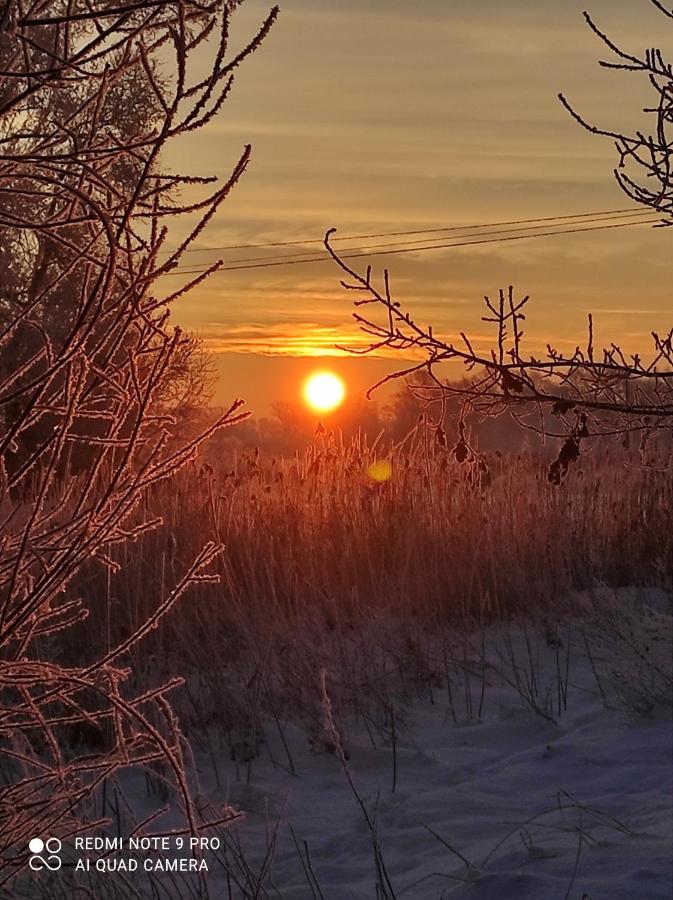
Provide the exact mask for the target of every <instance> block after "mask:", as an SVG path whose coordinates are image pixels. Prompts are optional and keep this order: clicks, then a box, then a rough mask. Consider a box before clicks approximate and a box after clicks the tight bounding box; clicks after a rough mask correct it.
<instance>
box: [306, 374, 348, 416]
mask: <svg viewBox="0 0 673 900" xmlns="http://www.w3.org/2000/svg"><path fill="white" fill-rule="evenodd" d="M345 396H346V386H345V384H344V383H343V381H342V379H341V378H339V376H338V375H335V374H334V373H333V372H316V373H315V374H314V375H311V377H310V378H308V379H307V380H306V382H305V384H304V399H305V400H306V402H307V403H308V405H309V406H310V407H311V409H314V410H315V411H316V412H331V410H333V409H336V408H337V406H341V404H342V403H343V400H344V397H345Z"/></svg>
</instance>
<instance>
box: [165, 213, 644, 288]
mask: <svg viewBox="0 0 673 900" xmlns="http://www.w3.org/2000/svg"><path fill="white" fill-rule="evenodd" d="M660 221H661V217H657V218H653V219H637V220H635V221H630V222H617V223H614V224H612V225H589V226H586V227H581V228H566V229H563V230H552V231H544V232H536V233H535V234H517V235H510V234H507V233H505V232H501V233H500V234H501V236H500V237H491V238H479V239H477V240H469V241H454V242H451V243H441V244H429V245H427V244H426V245H424V246H420V247H418V246H413V247H408V246H405V247H399V248H397V249H394V250H374V251H373V252H371V253H367V252H365V253H363V252H360V251H359V250H358V252H350V250H353V249H357V248H349V250H347V251H345V252H344V254H343V255H342V256H341V259H362V258H366V257H370V256H392V255H397V254H399V253H420V252H422V251H426V250H448V249H450V248H452V247H472V246H476V245H480V244H499V243H505V242H508V241H522V240H532V239H533V238H541V237H553V236H555V235H562V234H579V233H583V232H588V231H608V230H611V229H614V228H628V227H629V226H632V225H648V224H654V223H656V222H660ZM330 259H331V257H330V256H327V255H325V254H322V255H320V256H313V257H302V256H300V255H299V256H296V257H288V258H285V259H274V258H273V257H271V258H268V259H267V261H266V262H251V263H244V262H242V261H234V264H232V265H227V266H221V267H220V268H219V269H216V270H215V272H214V273H213V274H216V273H218V272H232V271H235V270H238V269H265V268H270V267H275V266H292V265H302V264H306V263H314V262H328V261H330ZM208 268H209V267H208V266H204V267H201V268H193V269H188V268H176V269H172V270H171V271H170V272H166V273H165V274H166V275H196V274H199V273H202V272H206V271H208Z"/></svg>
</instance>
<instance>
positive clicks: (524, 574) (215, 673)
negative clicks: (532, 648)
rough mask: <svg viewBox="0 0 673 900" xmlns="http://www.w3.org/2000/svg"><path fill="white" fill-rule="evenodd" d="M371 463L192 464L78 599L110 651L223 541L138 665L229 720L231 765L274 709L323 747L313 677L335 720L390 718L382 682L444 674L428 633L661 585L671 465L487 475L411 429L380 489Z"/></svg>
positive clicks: (631, 458) (338, 449) (612, 455)
mask: <svg viewBox="0 0 673 900" xmlns="http://www.w3.org/2000/svg"><path fill="white" fill-rule="evenodd" d="M382 455H384V454H382V453H381V451H380V450H377V448H376V447H375V446H374V447H372V446H366V445H364V444H363V443H358V442H354V443H352V444H350V445H348V446H342V445H341V444H339V443H338V442H337V441H335V440H334V439H332V438H330V437H329V436H327V437H320V438H318V439H317V441H316V444H315V445H314V446H313V447H312V448H310V449H309V450H308V451H307V452H306V453H305V454H303V455H297V456H296V457H295V458H292V459H272V458H269V459H264V458H261V457H260V456H259V455H258V454H256V453H255V452H251V453H249V454H247V455H243V456H239V457H238V458H236V459H233V460H230V461H227V462H226V463H225V462H223V461H220V462H217V461H213V460H211V461H210V463H204V462H203V461H202V462H201V463H200V464H199V465H198V466H194V467H192V468H189V469H187V470H185V471H184V472H183V473H182V474H180V475H179V476H178V477H177V479H175V480H174V481H173V482H172V483H171V485H170V487H166V488H163V487H162V488H159V489H158V490H157V493H155V495H154V496H153V497H151V498H149V499H148V505H149V506H150V507H151V508H153V509H155V510H156V509H157V508H159V509H160V511H161V514H162V516H163V519H164V525H165V527H164V528H162V529H159V530H158V531H156V532H153V533H148V534H146V535H142V536H141V537H140V539H139V541H138V542H137V543H136V544H133V545H129V546H128V547H127V548H126V550H125V553H124V557H122V558H120V559H119V562H120V563H121V564H122V566H121V570H120V573H119V575H115V576H113V577H112V579H111V581H110V584H109V585H105V590H104V591H103V586H102V585H101V584H100V582H99V580H98V577H97V575H96V574H95V573H93V574H92V580H91V582H90V584H89V586H88V588H87V593H88V594H89V595H90V596H92V597H93V596H95V595H96V592H98V593H97V598H98V600H99V601H100V602H102V603H105V605H106V607H107V609H108V610H110V611H111V612H110V615H109V616H106V617H100V616H99V619H100V621H101V622H102V621H107V623H108V625H107V627H108V628H111V629H112V632H113V633H112V635H111V636H110V635H109V634H107V635H106V636H105V640H110V639H111V640H112V641H113V642H114V641H115V640H118V639H119V637H121V636H122V635H123V634H124V633H126V632H130V631H132V630H133V629H134V628H135V627H137V624H138V623H140V622H142V621H145V620H146V618H147V617H148V616H149V615H151V607H150V603H151V601H150V600H149V599H148V598H151V597H153V596H157V595H161V594H162V593H163V592H164V588H168V589H170V587H171V585H172V583H173V582H174V579H175V577H176V575H177V573H179V572H180V571H181V570H182V569H183V567H184V563H185V560H188V559H190V558H191V557H192V556H193V554H194V551H195V548H197V547H200V546H202V544H203V542H204V541H207V540H214V541H217V542H218V543H219V542H222V544H223V545H224V550H223V551H222V553H221V554H220V555H219V556H218V558H217V559H216V561H215V568H216V570H217V572H218V574H219V575H220V579H221V581H220V584H219V585H216V586H212V585H203V586H196V587H195V588H194V590H193V592H192V594H191V595H190V597H189V598H188V599H186V600H185V601H184V602H183V603H182V604H181V605H179V606H178V607H176V609H175V610H173V611H172V612H171V613H170V614H169V615H168V616H167V617H166V618H165V619H164V620H163V621H162V623H161V624H160V626H159V628H158V629H157V630H156V632H155V633H154V634H153V635H152V636H151V638H150V640H149V642H147V643H145V644H144V645H143V647H142V649H141V650H140V651H139V652H138V655H137V658H134V660H133V668H134V671H135V673H136V677H137V678H138V680H139V682H140V684H141V685H144V684H145V683H147V682H148V681H150V682H153V681H154V680H156V679H157V678H158V677H160V676H161V675H164V676H165V675H169V674H170V675H173V674H176V673H180V674H186V675H188V686H187V690H186V691H183V692H182V701H183V702H182V713H183V716H186V718H187V721H188V722H190V721H191V722H192V723H193V724H199V725H204V724H206V723H208V722H212V723H215V722H217V723H218V724H219V725H221V726H223V727H224V729H225V732H226V733H227V734H228V736H229V740H230V744H231V746H232V747H233V748H235V749H233V750H232V752H233V753H235V754H237V755H239V754H240V755H241V757H242V758H244V757H246V756H254V753H255V751H256V743H257V737H256V734H257V729H258V727H259V725H260V723H261V722H262V721H264V720H267V721H268V719H269V716H270V715H271V714H272V715H273V717H275V718H276V721H277V723H278V727H282V726H281V725H280V723H281V722H282V721H284V720H287V719H296V718H301V719H302V720H303V721H305V722H306V721H308V722H310V723H313V725H312V726H311V727H314V728H315V731H316V740H319V739H320V738H319V732H320V724H319V723H320V716H321V714H320V686H319V673H320V671H321V670H322V669H326V670H327V671H328V673H329V674H330V679H331V689H332V692H333V695H334V702H335V709H336V710H337V712H338V711H339V710H340V709H343V710H346V709H347V710H349V711H352V710H354V709H355V710H356V712H358V713H359V714H363V715H365V716H370V717H371V718H372V719H375V720H376V721H377V722H378V723H379V724H381V723H384V724H383V725H382V726H381V727H386V726H385V722H386V721H387V720H388V718H389V716H388V712H387V710H388V708H389V705H390V701H389V698H390V695H391V692H394V691H402V694H403V695H405V696H408V695H410V694H413V693H414V692H418V691H421V692H424V691H427V690H430V691H431V690H432V686H433V684H437V683H439V682H441V681H442V680H443V679H444V677H445V676H444V672H443V668H444V667H443V665H442V664H440V663H439V662H438V661H437V649H436V647H434V645H433V642H434V638H435V636H436V634H437V633H438V628H439V629H440V630H442V632H443V631H445V630H447V629H448V631H447V633H449V632H450V631H453V632H454V633H457V631H458V630H461V631H465V630H474V629H479V628H480V627H482V626H483V625H486V624H489V623H493V622H503V621H512V620H518V621H523V620H527V621H530V620H531V619H534V620H535V621H537V622H538V623H540V624H541V625H542V627H543V630H544V629H552V630H553V629H554V628H555V627H557V625H558V623H559V622H561V621H565V620H566V619H567V617H568V616H569V615H572V614H573V611H574V609H575V607H576V608H577V609H578V610H579V609H580V606H579V605H578V606H576V604H575V601H574V600H573V597H576V595H577V592H578V591H581V590H584V589H591V588H593V587H595V586H596V585H599V584H602V585H607V586H612V587H619V586H622V585H640V586H644V587H646V586H658V587H662V588H665V589H668V588H670V587H671V581H670V577H671V572H673V565H672V564H671V563H672V561H673V535H672V534H671V531H670V528H669V527H668V516H669V511H670V509H671V508H673V479H672V478H671V471H670V469H668V468H666V466H667V464H668V462H669V460H668V459H667V458H661V457H660V458H659V459H658V460H657V465H656V466H651V465H648V466H647V467H646V466H645V465H644V464H643V461H642V460H641V458H640V457H638V456H636V455H635V454H633V455H631V454H629V453H627V452H626V451H624V450H622V449H610V448H608V449H605V448H603V449H597V450H595V451H594V452H593V453H589V454H587V455H586V456H584V457H583V458H582V460H581V461H580V462H579V463H578V464H577V465H576V466H575V467H574V468H573V469H572V470H571V472H570V474H569V475H568V477H567V479H566V481H565V482H564V483H563V484H562V485H561V486H554V485H551V484H550V483H549V481H548V479H547V464H546V462H545V461H544V460H543V459H540V458H539V456H538V455H536V454H534V453H532V452H531V453H522V454H519V455H511V456H497V455H494V456H492V457H491V458H489V459H488V460H487V464H488V468H487V470H486V471H485V470H484V469H483V467H482V469H479V467H478V466H477V465H476V464H475V465H471V464H470V463H469V461H467V462H463V463H462V464H461V463H459V462H458V460H457V459H456V457H455V455H454V454H453V452H452V451H451V450H450V449H445V448H443V447H441V446H439V445H436V444H433V443H432V442H430V441H428V440H426V439H425V438H424V436H423V434H422V433H421V432H420V431H418V432H417V433H416V434H414V435H413V436H412V437H411V439H410V440H409V441H407V443H406V444H405V445H404V446H402V447H400V448H398V449H397V450H396V451H394V452H393V453H392V455H391V457H390V458H391V461H392V474H391V477H390V479H389V480H387V481H385V482H376V481H374V480H373V479H372V478H371V477H370V475H369V474H368V471H369V468H370V466H371V464H372V463H373V462H375V461H376V460H378V459H379V458H380V457H381V456H382ZM651 462H652V461H651V460H650V463H651ZM383 471H384V472H385V467H383ZM158 587H160V588H161V590H157V588H158ZM103 597H106V598H107V599H105V600H104V599H103ZM115 632H119V634H116V633H115ZM101 639H103V636H101ZM431 645H433V647H432V649H431ZM68 653H69V654H70V653H73V654H75V653H76V648H71V649H69V650H68ZM241 748H244V749H243V750H241ZM245 748H247V749H245Z"/></svg>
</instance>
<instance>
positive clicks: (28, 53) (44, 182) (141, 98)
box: [0, 0, 277, 896]
mask: <svg viewBox="0 0 673 900" xmlns="http://www.w3.org/2000/svg"><path fill="white" fill-rule="evenodd" d="M236 6H238V4H235V3H231V2H229V0H205V2H204V0H198V2H197V0H133V2H131V0H121V2H120V0H97V2H96V3H95V4H91V3H89V2H88V0H22V2H15V0H8V2H4V3H1V2H0V196H1V202H0V265H2V268H3V284H2V289H1V290H0V298H1V299H0V349H1V350H2V360H3V362H2V366H1V367H0V410H2V415H1V418H0V547H1V548H2V558H1V561H0V684H1V685H2V693H3V701H2V709H1V710H0V772H1V773H2V778H3V783H2V784H1V785H0V885H2V886H3V887H2V891H3V896H5V895H6V892H8V891H9V890H10V888H9V886H8V883H9V882H10V881H11V880H12V879H13V878H14V877H15V876H16V875H17V873H18V872H20V871H21V869H22V867H24V866H25V865H26V864H27V862H28V848H27V843H28V841H29V839H30V838H32V837H35V836H36V835H38V834H47V835H53V836H59V837H66V836H68V835H71V834H73V833H75V832H76V831H77V830H78V828H80V827H81V818H80V817H81V814H82V809H83V804H85V803H86V802H87V800H88V798H90V797H91V796H92V795H93V794H95V792H97V791H99V790H100V789H101V785H102V784H103V783H104V782H105V781H106V780H107V779H109V778H110V777H112V776H113V775H114V774H115V772H117V771H118V770H119V769H120V768H121V767H128V766H133V765H138V766H152V765H161V766H162V768H163V772H164V777H165V780H166V783H167V784H171V785H172V787H173V788H174V789H175V791H176V792H177V793H176V796H177V798H178V802H179V805H180V807H181V809H182V811H183V813H184V816H185V819H186V824H185V828H186V829H187V830H189V831H191V832H192V833H195V832H198V830H199V829H200V828H202V827H203V825H204V822H203V820H202V818H201V816H200V813H199V811H198V810H197V809H196V807H195V804H194V802H193V800H192V799H191V794H190V790H189V784H188V776H187V774H186V768H185V764H184V759H183V753H184V741H183V738H182V736H181V733H180V728H179V724H178V722H177V720H176V719H175V716H174V715H173V713H172V712H171V708H170V706H169V704H168V700H167V695H168V693H169V692H170V691H171V690H172V689H173V688H175V686H176V685H177V684H178V683H179V679H178V680H176V679H173V680H170V681H168V682H167V683H165V684H163V685H162V684H160V685H158V686H157V687H156V688H155V689H154V690H152V691H149V692H145V693H143V694H137V693H134V692H133V690H132V688H131V679H130V675H131V671H130V668H129V659H130V656H131V654H132V653H133V652H134V650H135V648H136V647H137V645H138V643H139V642H140V641H141V640H142V639H143V637H144V636H145V635H146V634H147V633H148V632H149V631H150V630H152V629H153V628H154V627H155V626H156V624H157V623H158V622H159V620H160V619H161V617H162V616H163V615H165V613H166V612H167V611H168V610H169V609H170V608H171V606H172V605H173V604H174V603H175V602H176V601H177V600H178V599H179V598H180V597H181V596H182V595H183V594H184V593H185V592H186V591H187V590H188V589H189V587H190V586H191V585H193V584H195V583H198V582H200V581H204V580H212V578H213V576H212V575H210V574H209V573H208V571H207V569H208V566H209V563H210V562H211V561H212V560H213V558H214V557H215V555H216V554H217V553H218V550H219V548H218V547H217V546H215V545H214V544H209V545H207V546H205V547H204V548H203V549H202V550H201V552H200V553H198V554H197V556H196V558H195V559H193V560H191V561H190V562H188V563H187V564H186V565H185V566H184V568H183V569H182V571H176V573H175V578H174V581H173V583H169V584H168V585H167V586H166V590H165V592H164V593H161V588H160V587H159V586H156V588H155V586H153V585H147V586H146V589H147V591H148V592H150V593H154V594H155V603H154V608H153V611H152V613H151V614H150V616H149V617H148V618H147V620H145V621H144V622H141V623H140V624H139V625H138V627H137V629H136V630H135V631H134V632H133V633H131V634H123V635H117V634H116V633H115V631H114V629H110V630H109V631H108V639H107V643H106V646H104V647H100V646H98V644H97V642H96V641H95V640H94V639H93V637H92V635H93V634H94V633H95V631H96V629H89V630H88V631H87V621H88V622H92V623H93V622H95V620H99V619H100V617H101V616H102V615H104V614H107V615H108V617H109V615H110V609H109V606H108V608H107V609H106V608H105V602H106V601H105V598H101V597H97V596H88V595H87V594H86V593H83V592H82V590H81V589H80V588H79V587H78V584H81V582H78V577H79V575H80V573H81V572H82V571H83V568H84V567H86V566H89V567H90V566H92V565H93V566H99V567H104V568H107V569H108V571H109V572H111V573H113V572H114V571H116V570H117V568H118V566H119V562H118V560H119V558H121V554H122V550H123V548H124V546H125V545H127V544H129V543H130V542H131V543H132V542H134V541H137V540H138V539H140V538H141V536H142V535H144V534H146V533H147V532H149V531H151V530H153V529H155V528H157V527H158V526H159V525H160V524H161V520H160V519H159V518H158V517H157V516H156V515H153V514H152V513H151V511H149V507H148V496H149V491H150V488H151V487H152V485H155V484H157V483H158V482H159V481H161V480H164V479H167V478H170V477H171V475H172V474H173V473H175V472H176V471H177V470H178V469H179V468H180V467H181V466H182V465H184V464H185V463H186V462H187V461H189V460H190V459H191V458H192V457H193V455H194V453H195V451H196V449H197V448H198V446H199V444H200V443H201V442H202V441H203V440H204V438H205V437H207V435H208V434H211V433H212V432H213V431H215V430H217V429H219V428H221V427H223V426H226V425H231V424H233V423H235V422H237V421H240V420H241V419H242V418H243V417H244V415H245V414H244V413H243V412H241V409H240V407H241V401H238V400H235V401H234V402H233V403H232V404H231V406H230V407H229V408H228V409H227V410H225V411H224V412H223V413H222V415H220V416H219V417H218V418H217V420H216V421H214V422H212V423H210V425H209V426H208V428H207V429H206V430H205V431H204V432H203V433H201V434H199V435H197V436H195V437H192V438H189V439H183V440H181V441H180V442H179V443H176V440H175V439H172V438H174V434H173V431H174V429H173V427H172V426H173V420H172V418H171V415H170V405H171V396H172V395H171V390H174V387H175V381H174V379H175V378H176V377H177V378H178V381H179V379H180V378H181V377H183V376H182V375H181V374H180V373H181V372H183V370H184V363H185V353H187V352H188V347H187V346H186V344H185V336H184V335H182V334H181V332H180V330H179V329H176V328H173V327H172V326H171V323H170V318H169V310H170V306H171V304H172V303H173V302H174V301H175V300H176V299H177V298H178V297H180V296H182V295H183V294H184V293H185V292H186V291H188V290H189V289H190V288H191V287H193V286H194V285H195V284H198V283H199V282H200V281H202V280H203V278H205V277H207V275H208V274H209V273H210V272H212V271H215V270H216V269H218V268H219V265H220V263H215V264H213V265H212V266H210V267H209V268H208V270H207V271H206V272H204V273H201V274H200V275H199V276H198V277H197V278H196V279H194V280H193V281H192V282H190V283H188V284H187V285H185V286H183V287H180V288H177V289H171V290H169V289H166V288H165V286H164V285H165V282H162V281H160V279H161V276H162V275H164V274H166V273H168V272H170V271H171V270H172V269H173V268H174V267H175V266H176V265H177V263H178V261H179V260H180V258H181V256H182V254H183V252H184V251H185V250H186V249H187V248H188V247H189V245H190V244H191V243H192V242H193V241H194V239H195V238H196V237H197V236H198V235H199V234H200V233H201V231H202V229H203V228H204V227H205V226H206V225H207V223H208V222H209V221H210V219H211V218H212V217H213V216H214V215H215V213H216V212H217V210H218V209H219V208H220V206H221V204H222V203H223V202H224V200H225V199H226V197H227V195H228V194H229V192H230V190H231V189H232V187H233V186H234V185H235V184H236V182H237V181H238V179H239V178H240V176H241V175H242V173H243V172H244V170H245V168H246V166H247V163H248V159H249V155H250V147H245V148H244V149H243V152H242V153H241V155H240V158H239V159H238V161H237V162H236V164H235V166H234V168H233V170H232V171H231V173H230V174H229V175H228V176H227V177H226V178H225V179H224V180H219V179H218V178H215V177H212V178H211V177H200V178H197V177H194V176H191V175H189V174H185V175H183V174H173V173H169V172H166V171H164V170H163V168H162V164H161V153H162V151H163V149H164V148H165V147H166V145H167V144H168V142H170V141H172V140H173V139H175V138H176V137H178V136H180V135H184V134H188V133H190V132H193V131H195V130H197V129H200V128H202V127H204V126H205V125H207V124H208V122H209V121H211V120H212V118H213V117H214V116H215V115H216V114H217V112H218V110H219V109H220V108H221V107H222V105H223V104H224V102H225V101H226V99H227V97H228V96H229V93H230V91H231V88H232V85H233V76H234V72H235V70H236V69H237V68H238V66H239V65H240V64H241V63H242V62H243V61H244V60H245V59H246V58H247V57H248V56H250V54H252V53H253V52H254V51H255V50H256V49H257V47H258V46H259V45H260V43H261V42H262V40H263V39H264V37H265V36H266V34H267V32H268V31H269V28H270V27H271V25H272V24H273V21H274V20H275V18H276V15H277V9H276V8H275V7H274V8H273V9H272V10H271V12H270V13H269V15H268V16H267V18H266V19H265V20H264V21H263V23H262V24H261V27H260V29H259V31H258V33H257V34H256V35H255V36H254V37H253V39H252V40H251V41H250V43H249V44H248V45H247V46H245V47H243V48H242V49H235V50H233V51H232V48H231V46H230V24H231V17H232V14H233V11H234V10H235V8H236ZM197 49H198V50H199V52H200V53H209V54H210V63H209V65H208V66H207V69H206V73H207V74H206V75H205V76H203V75H199V74H196V73H195V68H194V66H193V57H194V52H195V51H196V50H197ZM187 187H188V188H190V189H191V190H192V191H197V192H199V191H200V192H201V195H200V196H199V197H198V198H196V199H184V200H182V199H181V191H182V190H183V189H184V188H187ZM184 216H190V217H192V218H191V221H192V226H191V230H190V231H189V233H188V235H187V237H186V238H184V239H182V240H181V241H180V243H179V244H178V246H177V248H176V249H174V250H170V251H167V249H166V248H167V247H168V236H169V226H170V223H171V222H172V221H173V220H175V218H176V217H177V218H179V217H184ZM176 373H177V375H176ZM206 374H207V373H205V370H204V376H205V375H206ZM171 379H173V387H171ZM185 386H186V390H187V394H188V395H189V391H190V390H193V388H194V387H195V385H194V384H192V385H191V387H190V384H189V383H188V382H185ZM180 397H183V394H180ZM178 399H180V398H178ZM82 450H84V451H86V460H87V465H86V467H85V468H84V470H83V471H80V472H79V473H78V474H73V473H72V472H71V469H70V465H69V461H70V460H71V459H72V457H73V456H74V455H76V454H77V453H78V452H79V451H82ZM72 629H75V630H77V634H78V636H79V644H78V646H77V658H76V659H75V654H74V651H73V655H72V656H69V657H68V659H67V663H66V662H64V660H63V655H65V654H63V650H62V648H63V647H68V646H69V647H70V649H71V650H73V645H72V644H70V645H68V644H67V643H65V641H64V637H63V636H64V635H67V634H68V633H69V632H70V631H71V630H72ZM87 634H89V638H88V639H87V637H86V635H87ZM73 729H80V730H82V729H84V730H87V731H88V733H89V735H91V732H93V733H95V734H97V735H98V738H97V741H98V745H99V748H100V750H99V752H92V746H93V745H92V742H91V741H89V742H88V744H89V746H88V747H87V748H85V749H83V750H81V751H78V750H77V748H76V747H73V745H71V744H70V743H69V742H68V741H67V740H66V737H67V734H68V733H71V732H72V730H73ZM90 814H91V813H90V808H89V815H90ZM228 816H229V812H227V811H226V810H225V811H223V814H222V817H221V818H222V819H226V818H227V817H228ZM96 824H99V825H100V824H103V823H102V822H98V823H97V822H95V821H90V822H89V825H90V827H94V826H95V825H96ZM7 895H8V894H7Z"/></svg>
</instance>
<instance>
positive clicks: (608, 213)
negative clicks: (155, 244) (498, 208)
mask: <svg viewBox="0 0 673 900" xmlns="http://www.w3.org/2000/svg"><path fill="white" fill-rule="evenodd" d="M626 213H628V214H629V215H634V216H637V215H649V214H650V210H638V209H609V210H605V211H602V212H588V213H575V214H574V215H566V216H546V217H540V216H538V217H537V218H533V219H511V220H509V221H507V222H484V223H482V224H480V225H449V226H442V227H441V228H420V229H416V230H413V231H410V230H406V231H380V232H376V233H373V234H352V235H343V236H337V237H335V238H333V240H334V241H360V240H363V241H364V240H370V239H372V238H380V237H404V236H406V235H415V234H440V233H442V232H452V231H474V230H478V229H481V228H500V227H504V226H507V225H530V224H533V223H535V222H543V223H544V222H564V221H569V220H572V219H576V220H578V221H580V220H583V219H588V218H592V217H596V216H600V217H601V218H602V217H604V216H615V217H616V216H618V215H620V214H626ZM322 242H323V241H322V238H305V239H303V240H292V241H268V242H264V243H258V244H224V245H220V246H215V247H188V248H186V249H185V250H183V251H182V252H183V253H214V252H219V251H221V250H257V249H261V248H263V247H298V246H305V245H306V244H322ZM174 249H176V248H174ZM161 252H162V253H173V252H174V250H162V251H161Z"/></svg>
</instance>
